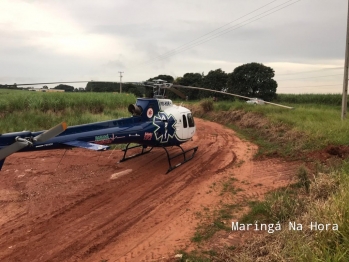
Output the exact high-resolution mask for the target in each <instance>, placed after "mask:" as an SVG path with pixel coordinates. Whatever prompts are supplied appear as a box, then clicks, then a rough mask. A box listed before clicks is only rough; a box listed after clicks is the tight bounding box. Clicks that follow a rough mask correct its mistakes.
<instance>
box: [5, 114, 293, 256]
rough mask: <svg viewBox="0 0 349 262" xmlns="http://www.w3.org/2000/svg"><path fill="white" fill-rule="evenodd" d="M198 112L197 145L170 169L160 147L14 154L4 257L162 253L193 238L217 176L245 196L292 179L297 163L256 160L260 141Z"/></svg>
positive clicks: (8, 166) (214, 198) (8, 175)
mask: <svg viewBox="0 0 349 262" xmlns="http://www.w3.org/2000/svg"><path fill="white" fill-rule="evenodd" d="M195 121H196V124H197V132H196V135H195V137H194V139H193V141H191V142H188V143H185V144H184V146H183V147H184V148H186V149H188V148H191V147H193V146H196V145H198V146H199V149H198V151H197V153H196V155H195V157H194V159H192V160H191V161H189V162H187V163H186V164H184V165H182V166H180V167H179V168H177V169H175V170H173V171H172V172H170V173H169V174H167V175H166V174H165V173H166V171H167V168H168V163H167V159H166V154H165V152H164V150H163V149H161V148H155V149H153V151H152V152H150V153H149V154H147V155H144V156H140V157H138V158H135V159H131V160H128V161H126V162H123V163H117V162H118V160H120V159H121V157H122V152H121V151H120V150H114V151H105V152H94V151H89V150H84V149H73V150H67V151H65V150H52V151H40V152H27V153H17V154H14V155H11V156H10V157H8V158H7V159H6V162H5V164H4V166H3V169H2V171H1V172H0V207H1V215H0V261H108V262H112V261H118V262H126V261H127V262H129V261H162V260H163V259H167V258H169V257H173V256H174V252H175V251H176V250H179V249H185V248H186V247H188V245H190V238H191V237H192V236H193V234H194V231H195V227H196V226H197V223H198V220H197V218H196V216H195V212H197V211H200V210H202V207H204V206H205V207H207V206H208V207H214V206H215V205H217V204H218V203H219V200H220V199H221V197H220V196H219V192H213V193H209V189H210V186H212V184H216V183H217V182H219V181H221V180H222V179H223V178H225V177H226V176H227V175H232V174H233V175H234V177H235V178H236V179H237V181H235V182H234V183H237V185H238V187H239V188H241V189H242V190H243V191H240V192H239V193H237V195H236V199H235V201H237V202H238V201H246V200H247V199H251V200H252V199H261V198H262V197H263V195H264V194H265V192H267V191H269V190H272V189H274V188H277V187H280V186H285V185H287V184H288V183H289V182H290V177H291V176H292V174H294V173H295V170H296V168H297V164H295V163H287V165H285V163H283V162H280V161H278V160H271V159H268V160H264V161H257V162H256V161H253V160H252V158H253V155H254V154H255V153H256V150H257V147H256V146H255V145H253V144H251V143H250V142H247V141H243V140H241V139H239V138H238V137H237V136H236V135H235V133H234V131H232V130H230V129H228V128H225V127H223V126H222V125H219V124H216V123H212V122H208V121H204V120H201V119H196V120H195ZM170 150H171V152H172V153H175V152H177V151H176V150H175V149H170ZM237 237H238V236H237V235H236V234H232V235H231V236H230V240H232V241H233V242H236V241H237V240H236V239H237Z"/></svg>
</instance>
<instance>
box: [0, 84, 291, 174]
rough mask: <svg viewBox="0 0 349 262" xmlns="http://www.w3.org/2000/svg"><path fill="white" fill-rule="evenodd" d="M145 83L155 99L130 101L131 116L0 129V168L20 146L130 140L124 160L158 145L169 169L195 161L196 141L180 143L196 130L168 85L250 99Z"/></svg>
mask: <svg viewBox="0 0 349 262" xmlns="http://www.w3.org/2000/svg"><path fill="white" fill-rule="evenodd" d="M65 83H67V82H65ZM40 84H49V83H40ZM31 85H32V84H31ZM142 85H144V86H147V87H152V88H153V93H154V96H153V98H138V99H137V102H136V104H131V105H129V106H128V111H129V112H130V113H131V114H132V116H131V117H129V118H120V119H115V120H109V121H104V122H96V123H91V124H85V125H77V126H71V127H67V125H66V123H61V124H59V125H57V126H55V127H53V128H51V129H50V130H46V131H38V132H30V131H23V132H14V133H7V134H0V170H1V168H2V166H3V164H4V162H5V159H6V157H8V156H9V155H11V154H13V153H16V152H19V151H35V150H48V149H57V148H67V146H68V147H81V148H86V149H91V150H96V151H100V150H106V149H109V145H111V144H127V145H126V148H125V149H123V151H124V155H123V158H122V159H121V160H120V162H123V161H125V160H128V159H130V158H134V157H137V156H140V155H144V154H146V153H149V152H150V151H151V150H152V149H153V148H154V147H161V148H163V149H164V150H165V152H166V155H167V159H168V163H169V169H168V171H167V173H168V172H170V171H171V170H173V169H175V168H177V167H179V166H180V165H182V164H183V163H186V162H187V161H189V160H191V159H192V158H193V157H194V155H195V153H196V151H197V150H198V146H196V147H193V148H190V149H187V150H184V149H183V148H182V147H181V144H182V143H185V142H187V141H189V140H191V139H192V137H193V136H194V134H195V131H196V127H195V123H194V118H193V115H192V113H191V111H190V110H189V109H187V108H185V107H183V106H178V105H174V104H173V103H172V101H171V100H170V99H166V98H165V91H166V90H169V91H172V92H174V93H176V94H177V95H179V96H181V97H182V98H185V95H184V94H183V93H182V92H180V91H179V90H178V89H176V88H189V89H197V90H204V91H210V92H214V93H220V94H224V95H231V96H235V97H239V98H244V99H250V98H249V97H245V96H240V95H236V94H231V93H227V92H223V91H216V90H212V89H206V88H200V87H191V86H181V85H173V84H170V83H166V81H163V80H161V79H157V80H153V81H152V82H146V83H143V84H142ZM264 103H265V104H272V105H276V106H281V107H284V108H288V109H292V107H288V106H284V105H279V104H275V103H271V102H266V101H265V102H264ZM133 144H136V145H133ZM173 146H177V147H179V148H180V149H181V151H180V153H178V154H176V155H174V156H170V154H169V151H168V150H167V147H173ZM133 148H141V152H139V153H137V154H134V155H131V156H126V155H127V152H128V150H130V149H133ZM187 154H188V156H187ZM180 156H182V157H183V161H182V162H180V163H178V164H176V165H174V166H173V165H172V164H171V160H172V159H174V158H176V157H180Z"/></svg>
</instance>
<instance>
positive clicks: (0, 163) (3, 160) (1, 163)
mask: <svg viewBox="0 0 349 262" xmlns="http://www.w3.org/2000/svg"><path fill="white" fill-rule="evenodd" d="M5 159H6V158H4V159H2V160H0V171H1V168H2V165H3V164H4V162H5Z"/></svg>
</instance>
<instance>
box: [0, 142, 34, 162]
mask: <svg viewBox="0 0 349 262" xmlns="http://www.w3.org/2000/svg"><path fill="white" fill-rule="evenodd" d="M29 145H30V142H28V141H16V142H15V143H13V144H12V145H9V146H7V147H5V148H3V149H1V150H0V161H1V160H3V159H5V158H6V157H8V156H9V155H11V154H13V153H16V152H17V151H19V150H21V149H22V148H25V147H27V146H29Z"/></svg>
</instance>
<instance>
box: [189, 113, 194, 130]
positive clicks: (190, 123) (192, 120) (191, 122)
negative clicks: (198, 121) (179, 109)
mask: <svg viewBox="0 0 349 262" xmlns="http://www.w3.org/2000/svg"><path fill="white" fill-rule="evenodd" d="M188 123H189V127H194V126H195V123H194V118H193V116H192V115H191V113H188Z"/></svg>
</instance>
